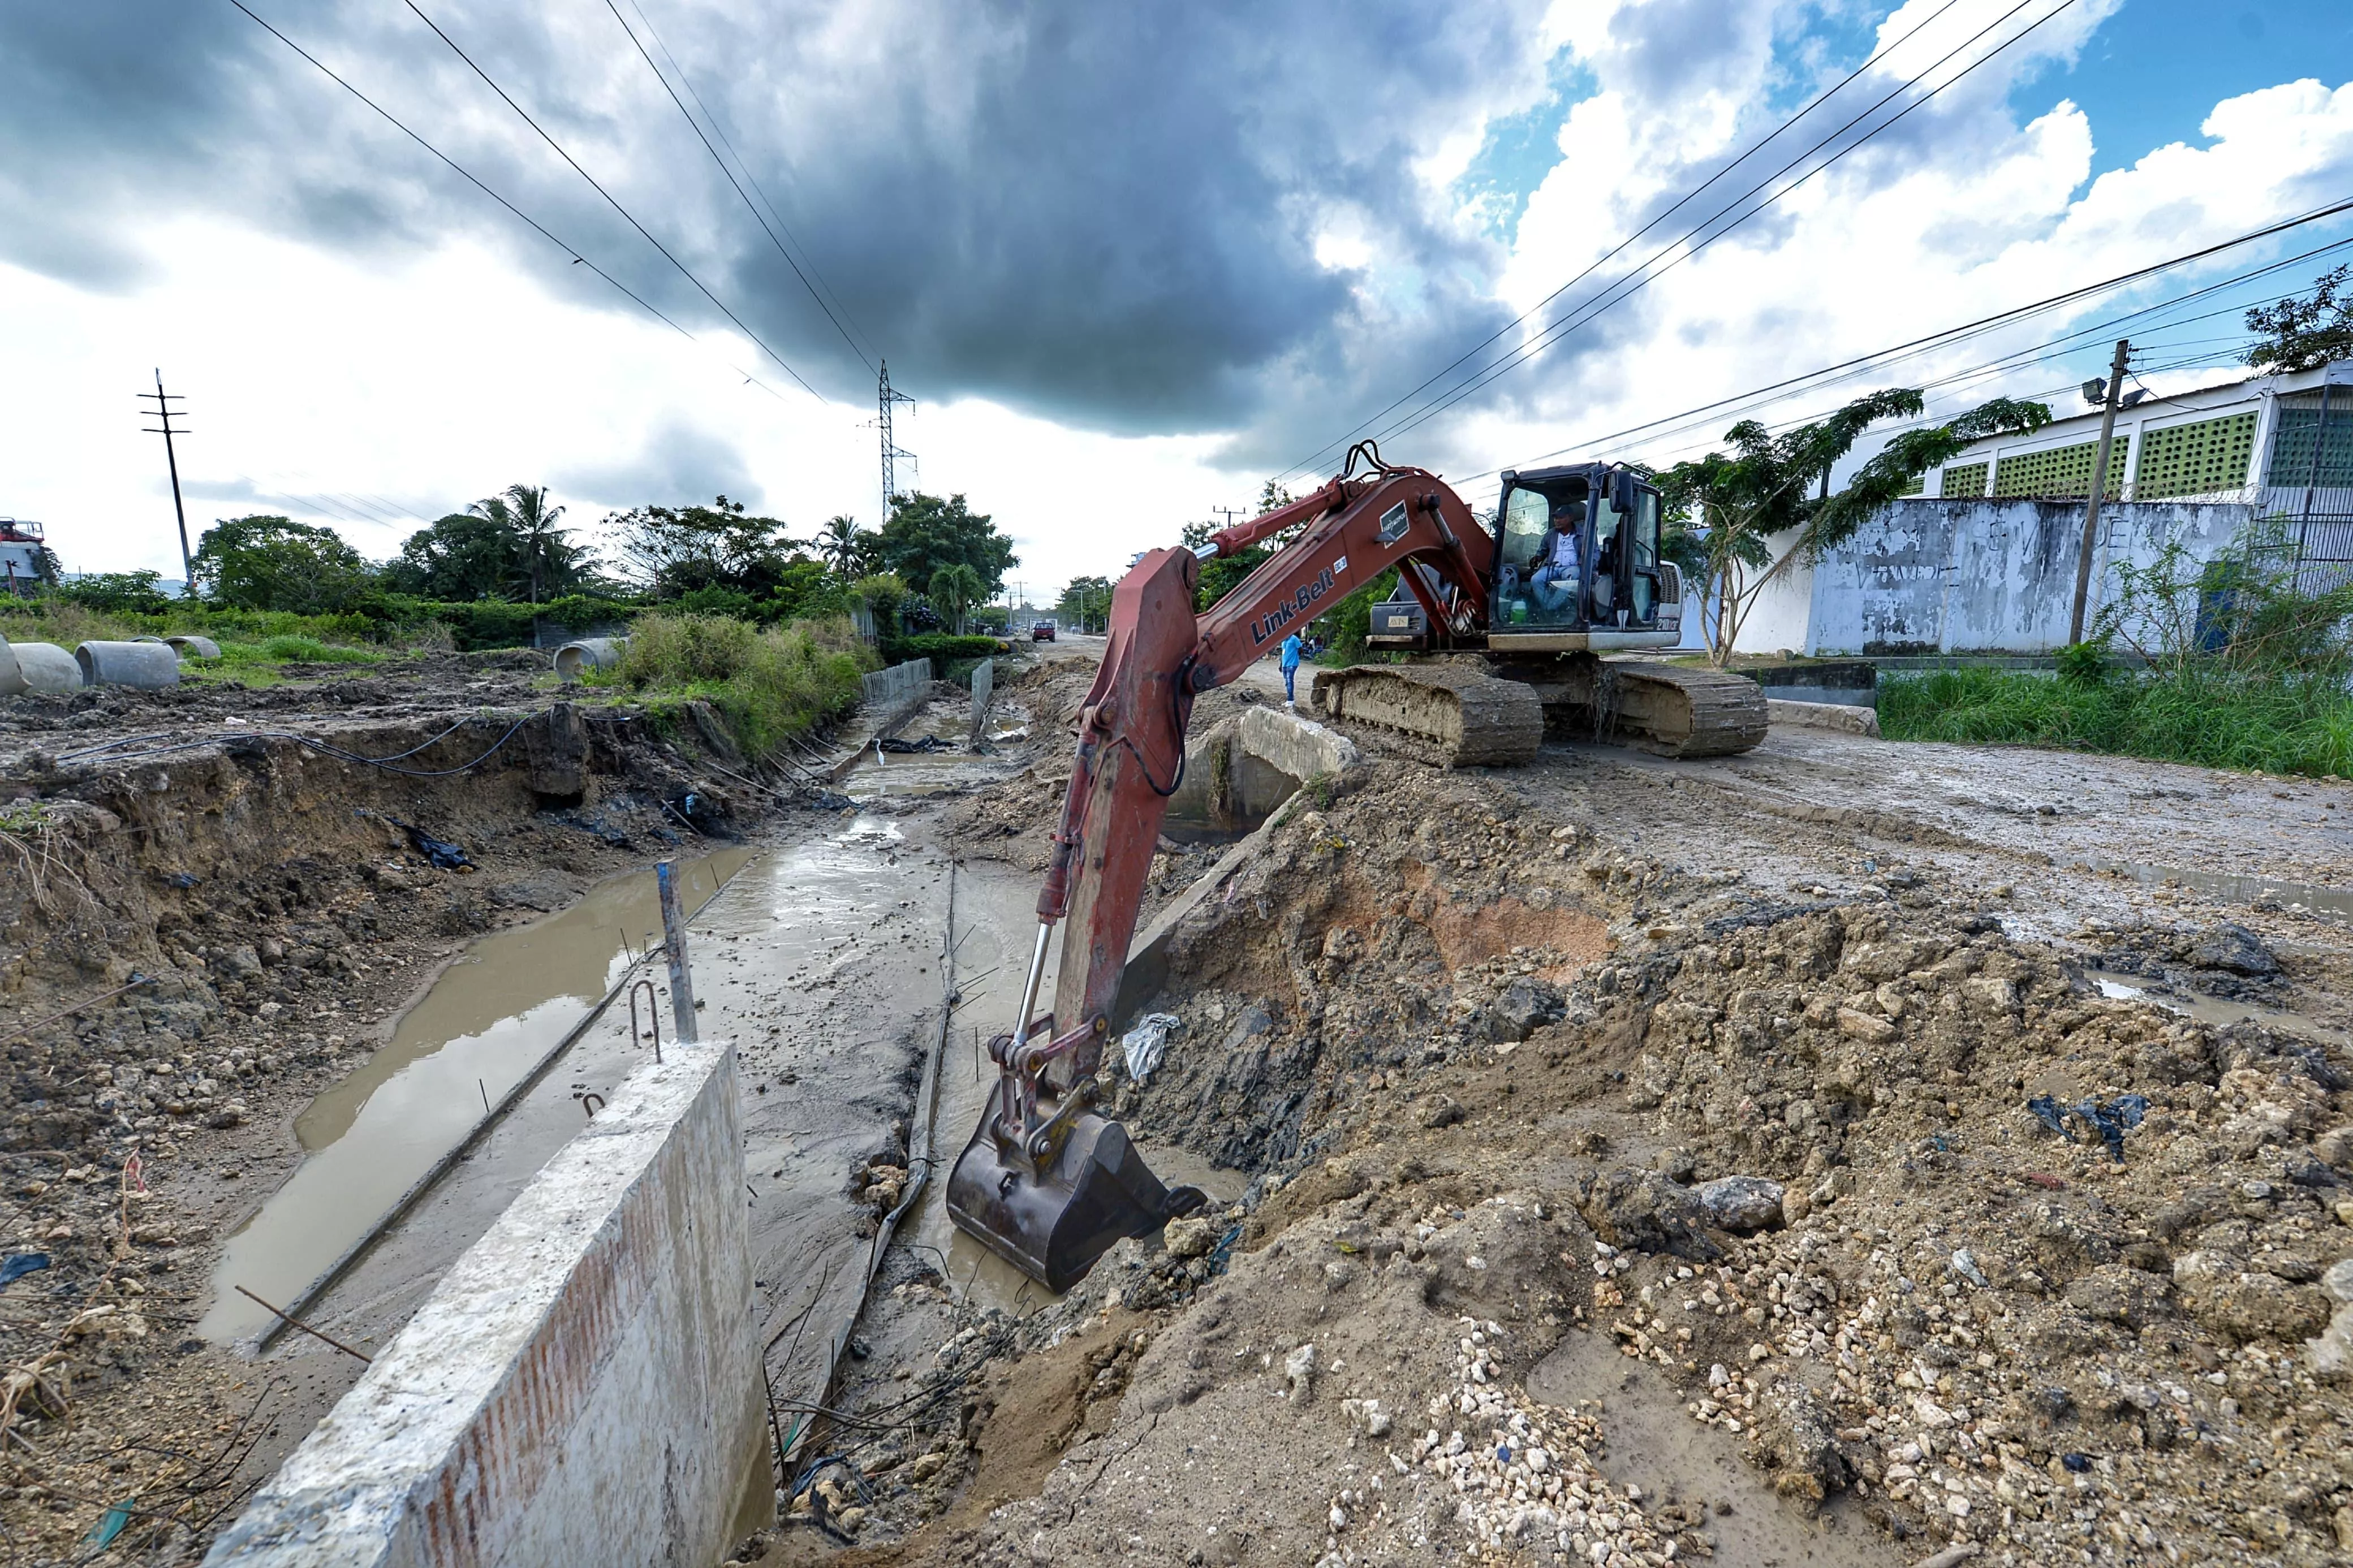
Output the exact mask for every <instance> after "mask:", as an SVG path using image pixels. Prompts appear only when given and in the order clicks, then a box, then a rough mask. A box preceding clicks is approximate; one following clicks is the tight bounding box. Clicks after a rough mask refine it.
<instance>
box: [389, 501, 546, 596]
mask: <svg viewBox="0 0 2353 1568" xmlns="http://www.w3.org/2000/svg"><path fill="white" fill-rule="evenodd" d="M515 562H516V549H515V537H514V531H513V529H512V527H511V526H510V525H509V523H508V522H506V521H503V520H501V519H498V518H493V517H486V516H484V515H482V514H481V513H480V512H479V511H453V512H451V513H450V514H449V515H448V516H447V517H444V518H440V519H438V520H436V521H433V522H431V523H429V524H427V526H426V527H424V528H420V529H418V530H417V531H416V532H415V533H412V534H410V535H409V536H408V537H407V538H406V540H404V541H402V542H401V546H400V553H399V554H397V555H396V556H394V557H393V558H392V559H391V560H390V561H389V562H386V563H385V569H384V585H385V587H387V588H389V589H391V590H392V591H393V592H394V593H396V594H414V595H417V597H419V598H422V599H441V600H446V601H448V602H450V603H453V604H467V603H471V602H473V601H474V600H477V599H501V598H504V597H506V596H507V591H508V589H509V588H510V587H512V585H513V583H514V578H515V571H514V568H515Z"/></svg>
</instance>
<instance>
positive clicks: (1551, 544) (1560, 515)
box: [1528, 500, 1585, 618]
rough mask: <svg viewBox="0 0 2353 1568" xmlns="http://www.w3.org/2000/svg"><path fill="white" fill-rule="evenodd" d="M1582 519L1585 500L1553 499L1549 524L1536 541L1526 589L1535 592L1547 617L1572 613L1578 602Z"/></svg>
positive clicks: (1533, 593) (1583, 520)
mask: <svg viewBox="0 0 2353 1568" xmlns="http://www.w3.org/2000/svg"><path fill="white" fill-rule="evenodd" d="M1584 522H1585V503H1584V502H1583V501H1581V500H1556V501H1555V502H1553V505H1552V525H1551V526H1550V527H1548V528H1546V530H1545V533H1544V538H1543V539H1541V540H1539V541H1538V542H1536V552H1535V558H1534V560H1533V562H1532V564H1533V565H1534V566H1535V576H1534V577H1532V578H1531V579H1530V580H1529V583H1528V592H1529V593H1530V594H1532V595H1535V601H1536V603H1537V604H1538V605H1541V606H1542V607H1543V609H1544V610H1545V612H1546V617H1547V618H1550V617H1552V616H1557V615H1559V614H1560V612H1561V611H1562V610H1564V609H1567V610H1569V611H1570V613H1571V615H1572V616H1574V614H1575V608H1574V606H1575V605H1576V603H1577V534H1578V533H1579V532H1580V531H1582V529H1583V525H1584Z"/></svg>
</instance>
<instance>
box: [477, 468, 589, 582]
mask: <svg viewBox="0 0 2353 1568" xmlns="http://www.w3.org/2000/svg"><path fill="white" fill-rule="evenodd" d="M466 510H468V511H470V512H472V513H474V514H475V515H476V516H478V517H486V518H488V519H490V520H491V521H492V522H494V523H496V524H498V525H499V527H500V528H501V529H502V530H504V531H507V532H508V533H509V534H511V535H512V537H513V540H514V549H515V553H516V554H517V555H518V556H519V557H521V561H520V564H521V566H522V572H523V575H524V577H525V578H526V579H527V580H528V581H529V583H530V585H531V602H532V603H533V604H534V605H536V604H538V603H539V590H540V583H541V580H542V578H543V576H550V577H554V578H556V579H558V580H560V581H565V582H569V581H570V579H571V578H572V577H573V576H574V575H575V574H577V572H578V570H579V565H580V550H579V547H578V546H576V545H575V544H573V543H572V542H571V541H570V539H569V537H568V535H569V533H570V530H568V529H562V528H558V527H556V526H555V520H556V519H557V518H559V517H562V516H563V515H564V509H563V508H562V507H560V506H550V505H548V504H547V487H546V486H545V485H536V486H533V485H509V486H508V487H507V488H506V491H505V493H504V494H502V495H494V496H491V497H488V498H486V499H484V500H478V501H476V502H475V503H474V504H473V505H472V506H470V507H468V508H467V509H466Z"/></svg>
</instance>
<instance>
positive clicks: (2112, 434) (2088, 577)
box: [2067, 338, 2132, 643]
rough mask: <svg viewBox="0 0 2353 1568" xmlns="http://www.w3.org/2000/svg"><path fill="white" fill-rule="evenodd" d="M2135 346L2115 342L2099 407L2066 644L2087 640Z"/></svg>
mask: <svg viewBox="0 0 2353 1568" xmlns="http://www.w3.org/2000/svg"><path fill="white" fill-rule="evenodd" d="M2131 358H2132V342H2131V340H2130V339H2128V338H2118V339H2117V340H2116V363H2115V364H2113V365H2111V366H2110V367H2109V369H2108V389H2107V396H2106V397H2105V398H2104V399H2102V400H2101V405H2100V445H2099V447H2098V448H2097V449H2096V450H2094V452H2093V454H2092V494H2091V499H2090V500H2086V501H2085V502H2084V547H2083V549H2082V550H2081V551H2080V552H2077V554H2076V556H2075V613H2074V614H2073V616H2069V617H2068V620H2067V640H2068V641H2069V642H2070V643H2079V642H2082V641H2083V640H2084V601H2085V600H2087V599H2089V598H2090V597H2091V596H2092V547H2093V545H2094V542H2096V541H2097V540H2098V539H2099V537H2100V497H2101V495H2102V494H2103V493H2104V492H2105V490H2106V489H2107V488H2108V448H2109V447H2110V446H2111V445H2112V444H2113V443H2114V442H2115V440H2116V409H2117V407H2118V406H2119V405H2121V404H2122V402H2123V399H2124V395H2125V366H2126V364H2127V363H2129V362H2130V360H2131Z"/></svg>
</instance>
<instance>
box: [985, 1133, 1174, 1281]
mask: <svg viewBox="0 0 2353 1568" xmlns="http://www.w3.org/2000/svg"><path fill="white" fill-rule="evenodd" d="M996 1119H997V1106H996V1104H995V1102H994V1101H993V1100H992V1102H991V1103H990V1104H989V1106H988V1107H987V1108H986V1109H985V1110H982V1112H981V1117H980V1125H979V1127H978V1128H976V1130H975V1131H974V1132H973V1135H972V1142H970V1143H968V1144H966V1145H965V1151H964V1153H963V1154H962V1155H961V1156H959V1157H958V1158H957V1160H956V1163H955V1172H954V1173H951V1174H950V1175H949V1177H948V1215H949V1217H950V1218H952V1219H954V1220H955V1223H956V1225H957V1226H958V1227H959V1228H960V1229H962V1230H964V1231H965V1232H966V1233H967V1234H969V1235H971V1236H973V1237H976V1238H978V1240H979V1241H980V1242H981V1244H982V1245H983V1246H985V1247H987V1248H988V1249H989V1250H990V1251H991V1252H994V1253H996V1254H997V1256H998V1257H999V1258H1004V1259H1005V1260H1006V1261H1007V1262H1008V1263H1010V1264H1012V1265H1013V1267H1014V1268H1018V1269H1019V1270H1021V1272H1022V1273H1024V1274H1027V1275H1028V1276H1029V1278H1030V1279H1035V1280H1037V1281H1038V1282H1039V1284H1041V1285H1043V1286H1045V1287H1046V1289H1049V1290H1052V1291H1055V1292H1056V1293H1058V1294H1059V1293H1060V1292H1061V1291H1064V1290H1067V1289H1070V1288H1071V1286H1073V1285H1075V1284H1077V1283H1078V1282H1079V1281H1080V1280H1082V1279H1085V1278H1086V1276H1087V1270H1088V1269H1090V1268H1093V1267H1094V1266H1095V1259H1097V1258H1101V1257H1102V1256H1103V1254H1104V1253H1106V1252H1108V1251H1110V1250H1111V1248H1112V1247H1113V1245H1114V1244H1116V1243H1117V1242H1119V1241H1120V1240H1121V1239H1122V1238H1124V1237H1131V1236H1134V1237H1145V1236H1150V1235H1151V1234H1152V1233H1153V1232H1154V1231H1155V1230H1158V1229H1159V1228H1160V1227H1161V1226H1163V1225H1166V1223H1167V1222H1168V1221H1170V1220H1172V1219H1176V1218H1177V1217H1178V1216H1180V1215H1188V1214H1191V1213H1192V1212H1193V1211H1194V1210H1195V1209H1198V1208H1199V1207H1200V1206H1201V1205H1202V1204H1203V1203H1205V1202H1206V1201H1208V1200H1207V1199H1206V1198H1205V1197H1204V1196H1203V1195H1202V1193H1201V1191H1200V1189H1199V1188H1198V1187H1169V1186H1164V1185H1162V1184H1161V1181H1160V1178H1159V1177H1157V1176H1155V1175H1154V1174H1153V1173H1152V1169H1151V1167H1150V1166H1148V1165H1146V1164H1145V1163H1144V1156H1143V1155H1141V1154H1139V1153H1137V1152H1136V1150H1135V1145H1134V1143H1132V1142H1129V1141H1128V1136H1127V1129H1126V1128H1124V1127H1122V1126H1121V1125H1120V1124H1119V1123H1118V1122H1116V1121H1112V1120H1111V1119H1110V1118H1108V1117H1104V1116H1099V1115H1097V1114H1095V1113H1094V1112H1093V1111H1092V1110H1082V1111H1080V1112H1079V1113H1078V1114H1077V1115H1076V1116H1075V1117H1074V1118H1072V1120H1071V1126H1070V1129H1069V1131H1068V1134H1067V1135H1066V1136H1065V1137H1064V1138H1063V1139H1062V1141H1061V1144H1060V1148H1059V1149H1058V1150H1057V1151H1056V1152H1055V1153H1054V1155H1053V1156H1052V1158H1050V1160H1049V1161H1048V1162H1047V1163H1045V1165H1044V1166H1043V1167H1042V1168H1041V1167H1040V1166H1039V1165H1038V1164H1037V1163H1034V1162H1033V1161H1031V1160H1030V1159H1029V1156H1028V1155H1027V1154H1026V1153H1024V1152H1022V1151H1021V1150H1020V1149H1018V1147H1012V1146H1009V1145H1008V1142H1007V1141H1005V1140H1003V1139H1001V1138H1000V1137H999V1136H998V1134H997V1120H996Z"/></svg>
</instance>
